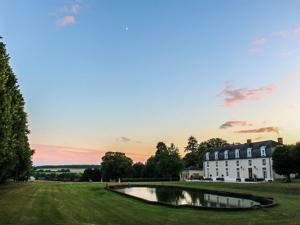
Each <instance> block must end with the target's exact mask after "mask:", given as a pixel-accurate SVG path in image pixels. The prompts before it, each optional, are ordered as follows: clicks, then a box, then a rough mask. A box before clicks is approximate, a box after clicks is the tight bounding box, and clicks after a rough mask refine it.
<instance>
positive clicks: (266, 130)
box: [235, 127, 279, 134]
mask: <svg viewBox="0 0 300 225" xmlns="http://www.w3.org/2000/svg"><path fill="white" fill-rule="evenodd" d="M272 132H274V133H276V134H279V128H278V127H261V128H257V129H250V130H239V131H236V132H235V133H239V134H256V133H272Z"/></svg>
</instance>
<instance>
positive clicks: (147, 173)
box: [143, 156, 158, 178]
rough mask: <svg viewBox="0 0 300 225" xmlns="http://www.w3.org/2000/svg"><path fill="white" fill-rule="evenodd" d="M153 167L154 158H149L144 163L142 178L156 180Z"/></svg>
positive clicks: (156, 176) (154, 164) (156, 175)
mask: <svg viewBox="0 0 300 225" xmlns="http://www.w3.org/2000/svg"><path fill="white" fill-rule="evenodd" d="M155 166H156V158H155V157H154V156H151V157H150V158H149V159H147V161H146V163H145V170H144V172H143V177H147V178H158V174H157V173H156V171H155Z"/></svg>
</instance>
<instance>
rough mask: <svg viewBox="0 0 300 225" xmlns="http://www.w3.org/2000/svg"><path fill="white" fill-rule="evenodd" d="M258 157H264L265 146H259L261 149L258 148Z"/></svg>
mask: <svg viewBox="0 0 300 225" xmlns="http://www.w3.org/2000/svg"><path fill="white" fill-rule="evenodd" d="M260 156H261V157H264V156H266V146H261V148H260Z"/></svg>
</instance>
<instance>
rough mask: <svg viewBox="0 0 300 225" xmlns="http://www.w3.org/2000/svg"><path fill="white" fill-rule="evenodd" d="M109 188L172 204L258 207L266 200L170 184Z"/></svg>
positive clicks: (237, 207) (240, 207) (211, 206)
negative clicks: (171, 185)
mask: <svg viewBox="0 0 300 225" xmlns="http://www.w3.org/2000/svg"><path fill="white" fill-rule="evenodd" d="M111 189H112V190H113V191H115V192H118V193H121V194H124V195H127V196H131V197H135V198H138V199H142V200H145V201H148V202H153V203H155V202H156V203H161V204H167V205H172V206H191V207H201V208H218V209H222V208H223V209H247V208H258V207H261V206H262V205H265V204H266V203H267V202H268V201H262V199H260V198H259V197H254V196H251V195H241V194H235V193H227V192H214V191H207V190H198V189H190V188H179V187H170V186H115V187H113V188H111ZM269 203H270V202H269ZM272 203H273V201H272Z"/></svg>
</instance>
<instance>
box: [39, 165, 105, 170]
mask: <svg viewBox="0 0 300 225" xmlns="http://www.w3.org/2000/svg"><path fill="white" fill-rule="evenodd" d="M35 168H36V169H61V168H63V169H87V168H101V165H44V166H35Z"/></svg>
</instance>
